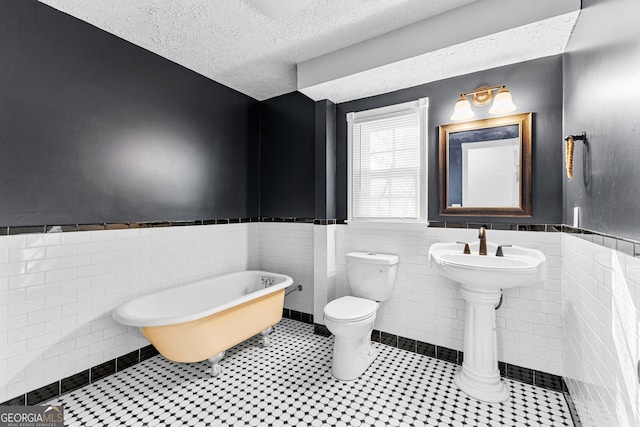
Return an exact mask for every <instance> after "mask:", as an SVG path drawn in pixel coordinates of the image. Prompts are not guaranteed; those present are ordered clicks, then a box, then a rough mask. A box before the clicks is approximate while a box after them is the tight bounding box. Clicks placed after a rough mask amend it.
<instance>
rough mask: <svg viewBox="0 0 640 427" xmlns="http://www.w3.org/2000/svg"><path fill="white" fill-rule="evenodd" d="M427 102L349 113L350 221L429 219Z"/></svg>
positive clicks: (426, 100) (420, 220)
mask: <svg viewBox="0 0 640 427" xmlns="http://www.w3.org/2000/svg"><path fill="white" fill-rule="evenodd" d="M428 105H429V99H428V98H422V99H419V100H417V101H414V102H407V103H403V104H398V105H392V106H389V107H383V108H377V109H374V110H366V111H359V112H356V113H348V114H347V125H348V150H349V153H348V154H349V160H348V161H349V166H348V167H349V173H348V186H349V188H348V198H349V206H348V209H349V220H351V221H402V222H426V220H427V214H426V212H427V161H426V160H427V108H428Z"/></svg>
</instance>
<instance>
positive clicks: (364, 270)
mask: <svg viewBox="0 0 640 427" xmlns="http://www.w3.org/2000/svg"><path fill="white" fill-rule="evenodd" d="M346 258H347V274H348V276H349V286H350V287H351V291H352V293H353V295H354V296H356V297H360V298H367V299H370V300H374V301H386V300H388V299H389V298H391V293H392V292H393V286H394V285H395V282H396V273H397V271H398V261H399V259H398V256H397V255H386V254H374V253H367V252H349V253H348V254H347V257H346Z"/></svg>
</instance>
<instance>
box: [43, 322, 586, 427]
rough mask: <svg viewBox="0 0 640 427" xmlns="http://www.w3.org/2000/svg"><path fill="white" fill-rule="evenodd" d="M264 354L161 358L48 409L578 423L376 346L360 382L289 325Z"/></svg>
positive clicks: (546, 396)
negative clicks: (477, 394)
mask: <svg viewBox="0 0 640 427" xmlns="http://www.w3.org/2000/svg"><path fill="white" fill-rule="evenodd" d="M272 338H273V339H272V344H271V346H270V347H268V348H262V346H261V345H260V343H259V340H258V338H252V339H250V340H248V341H246V342H244V343H243V344H240V345H238V346H236V347H234V348H233V349H231V350H229V351H227V355H226V357H225V358H224V359H223V361H222V362H221V365H222V367H223V372H222V374H221V375H220V376H219V377H217V378H211V377H210V376H209V375H207V373H206V370H207V368H208V364H207V363H206V362H201V363H194V364H179V363H173V362H169V361H167V360H166V359H164V358H162V356H155V357H153V358H152V359H149V360H146V361H144V362H142V363H140V364H138V365H135V366H132V367H130V368H127V369H125V370H124V371H121V372H119V373H117V374H115V375H112V376H110V377H107V378H105V379H103V380H101V381H98V382H96V383H93V384H90V385H88V386H86V387H83V388H81V389H78V390H76V391H73V392H71V393H69V394H66V395H63V396H60V397H59V398H57V399H56V400H55V401H52V402H50V403H60V404H63V405H64V407H65V421H66V423H65V424H66V425H67V426H71V427H79V426H83V427H84V426H87V427H89V426H424V425H426V426H443V427H444V426H448V427H452V426H456V427H457V426H522V427H525V426H554V427H556V426H573V423H572V421H571V417H570V415H569V410H568V408H567V405H566V402H565V401H564V397H563V395H562V394H561V393H557V392H554V391H550V390H545V389H541V388H537V387H534V386H531V385H528V384H523V383H519V382H515V381H510V380H506V381H507V384H508V386H509V387H510V389H511V399H510V400H509V401H508V402H506V403H502V404H488V403H482V402H478V401H476V400H474V399H471V398H469V397H467V396H466V395H464V394H463V393H462V392H460V391H458V389H457V388H456V386H455V385H454V384H453V376H454V374H455V372H456V371H457V369H458V368H459V367H458V366H457V365H454V364H452V363H449V362H445V361H442V360H438V359H433V358H430V357H426V356H422V355H420V354H416V353H410V352H407V351H404V350H400V349H398V348H393V347H389V346H386V345H383V344H378V343H374V345H375V346H377V347H378V348H379V349H380V354H379V356H378V358H377V359H376V361H375V362H374V363H373V365H372V366H371V367H370V368H369V370H368V371H367V372H366V373H365V374H364V375H363V376H362V377H360V378H359V379H358V380H356V381H352V382H348V383H347V382H340V381H337V380H335V379H334V378H333V377H332V376H331V374H330V373H329V366H330V363H331V347H332V344H333V338H325V337H321V336H318V335H313V326H312V325H308V324H305V323H301V322H296V321H293V320H288V319H283V320H282V322H281V323H280V324H279V325H278V326H276V328H275V331H274V333H273V334H272Z"/></svg>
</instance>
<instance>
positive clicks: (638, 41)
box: [563, 0, 640, 240]
mask: <svg viewBox="0 0 640 427" xmlns="http://www.w3.org/2000/svg"><path fill="white" fill-rule="evenodd" d="M582 7H583V10H582V12H581V14H580V18H579V20H578V24H577V25H576V27H575V29H574V32H573V34H572V36H571V39H570V40H569V44H568V46H567V53H565V55H564V134H565V135H568V134H577V133H581V132H583V131H586V133H587V139H588V145H587V146H585V145H584V144H582V143H580V142H578V143H576V147H575V154H574V179H573V180H571V181H570V182H569V181H568V179H567V178H566V177H564V176H563V186H564V222H565V223H567V224H573V208H574V207H576V206H577V207H579V208H580V215H579V216H580V218H579V226H580V228H585V229H588V230H594V231H598V232H602V233H606V234H612V235H615V236H619V237H626V238H631V239H635V240H640V214H639V211H640V129H639V127H640V98H639V95H640V31H639V30H638V17H640V3H639V2H638V1H637V0H614V1H611V0H583V2H582Z"/></svg>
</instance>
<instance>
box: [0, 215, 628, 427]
mask: <svg viewBox="0 0 640 427" xmlns="http://www.w3.org/2000/svg"><path fill="white" fill-rule="evenodd" d="M229 222H230V221H225V222H223V223H221V224H215V223H213V224H212V225H202V222H201V223H200V224H201V225H195V224H181V225H183V226H180V227H178V226H163V227H157V228H156V227H151V228H129V229H118V228H113V229H105V228H106V227H103V228H102V229H97V230H94V229H92V228H91V227H88V226H87V227H85V228H83V229H85V230H89V231H75V232H73V231H74V230H78V229H79V228H78V227H76V228H75V229H73V228H72V229H70V230H69V231H70V232H67V230H66V229H65V228H63V229H62V231H65V232H58V233H44V232H42V231H44V230H45V228H44V227H38V228H29V229H22V230H20V232H21V233H25V234H17V235H0V295H1V299H0V343H1V344H2V345H1V349H0V373H1V375H0V401H9V400H11V402H10V403H13V404H18V403H22V404H24V403H28V404H35V403H39V402H42V401H43V400H44V398H45V397H46V396H56V395H58V394H60V393H62V397H61V399H63V400H64V399H65V397H64V396H65V394H64V393H66V392H69V391H71V390H73V389H74V388H76V387H74V384H77V385H78V386H83V385H86V384H88V383H89V382H91V385H90V386H89V387H92V386H93V384H94V383H96V384H98V383H99V381H102V380H103V378H105V377H109V381H110V383H109V384H111V383H112V382H113V381H118V380H117V378H125V377H126V375H127V374H125V371H127V369H129V370H130V369H146V368H145V366H147V365H149V363H151V365H149V366H152V365H154V364H157V363H167V362H164V361H162V358H161V357H160V356H158V357H155V355H156V352H155V351H154V349H153V348H152V347H150V346H149V343H148V341H147V340H146V339H145V338H144V337H143V336H142V334H141V333H140V332H139V330H138V329H137V328H128V327H126V326H123V325H119V324H117V323H116V322H115V321H113V320H112V318H111V311H112V309H113V308H114V307H115V306H117V305H118V304H119V303H121V302H123V301H125V300H128V299H130V298H132V297H134V296H137V295H140V294H142V293H147V292H151V291H153V290H156V289H160V288H164V287H169V286H176V285H180V284H184V283H187V282H189V281H192V280H196V279H198V278H202V277H204V276H210V275H217V274H223V273H227V272H231V271H238V270H247V269H265V270H270V271H277V272H281V273H285V274H288V275H290V276H292V277H293V279H294V283H296V284H301V285H303V290H302V292H292V293H291V294H290V295H288V296H287V297H286V299H285V310H284V314H285V317H289V318H291V319H295V320H301V321H302V322H305V323H315V326H311V325H306V326H299V327H298V326H296V325H297V324H298V323H300V322H294V323H293V324H292V323H291V322H293V320H292V321H287V322H285V323H286V324H287V325H294V326H295V327H294V329H295V330H296V331H298V332H297V333H302V332H300V331H304V333H302V335H305V334H309V335H311V336H310V337H308V339H310V340H315V339H321V340H326V339H330V338H327V337H323V336H321V335H323V334H322V332H323V308H324V305H326V304H327V303H328V302H329V301H332V300H333V299H335V298H338V297H341V296H344V295H348V294H349V293H350V289H349V285H348V280H347V274H346V262H345V255H346V253H348V252H350V251H368V252H378V253H390V254H396V255H398V256H399V258H400V264H399V267H398V276H397V281H396V286H395V289H394V292H393V295H392V298H391V299H390V300H389V301H387V302H386V303H384V304H383V305H382V306H381V307H380V309H379V310H378V317H377V319H376V323H375V331H374V337H373V338H374V341H376V342H377V343H379V344H376V345H382V347H381V348H382V349H384V353H385V354H387V353H388V352H393V351H402V352H407V351H408V353H411V354H414V356H411V357H427V358H428V356H433V357H434V358H437V359H440V361H450V362H453V364H452V365H451V366H452V368H451V369H457V368H455V366H457V365H459V364H460V362H461V360H462V358H463V357H464V354H463V352H462V351H463V347H462V342H463V332H464V310H465V306H464V302H463V300H462V298H461V297H460V295H459V291H458V285H457V284H456V283H454V282H452V281H450V280H448V279H446V278H444V277H442V276H440V275H438V274H436V273H435V272H434V271H433V270H431V268H430V265H429V260H428V258H427V254H428V249H429V246H430V245H431V244H433V243H436V242H443V241H474V240H475V239H477V233H478V231H477V229H474V228H444V227H429V228H427V227H426V226H425V227H424V228H423V229H420V230H416V229H413V230H406V229H405V230H401V229H385V228H380V227H370V228H366V227H352V226H349V225H346V224H336V223H335V221H324V222H320V221H316V222H315V224H314V223H313V222H312V221H263V222H261V221H257V222H241V221H234V222H233V223H229ZM168 225H176V224H168ZM471 227H474V226H471ZM495 228H498V229H489V230H487V238H488V240H489V241H491V242H495V243H501V244H515V245H521V246H525V247H530V248H534V249H539V250H541V251H542V252H543V253H544V254H545V256H546V258H547V263H548V276H547V279H546V280H544V281H541V282H539V283H536V284H534V285H532V286H528V287H523V288H515V289H508V290H506V291H505V292H504V300H503V303H502V306H501V307H500V308H499V309H498V311H497V326H498V358H499V360H500V361H501V364H500V367H501V370H502V371H503V372H502V373H503V376H504V377H505V378H507V381H510V382H509V384H512V387H516V388H517V387H522V386H524V384H522V385H521V382H523V383H529V384H526V386H529V385H540V386H542V387H544V388H551V389H555V390H560V391H566V390H567V389H568V391H569V392H570V393H571V395H572V396H573V399H574V400H575V403H576V408H577V412H578V415H579V416H580V419H581V421H582V425H584V426H601V425H623V426H624V425H628V426H633V425H636V424H638V423H639V418H638V413H639V412H640V411H639V410H638V407H639V406H638V405H639V403H638V396H639V395H640V393H639V390H638V385H637V384H638V382H637V377H636V364H637V362H638V358H639V355H640V350H638V344H637V343H638V342H639V341H638V334H639V332H638V330H639V323H638V307H639V303H638V298H640V289H639V288H638V286H640V273H638V272H640V258H638V257H636V256H634V255H635V254H636V251H635V246H634V242H627V241H624V240H621V239H615V238H611V237H607V236H602V235H598V234H597V233H591V232H586V231H585V232H584V234H582V231H581V230H576V229H569V228H568V227H556V226H553V227H549V226H547V227H545V226H531V227H527V229H528V230H535V231H522V230H521V231H518V230H517V226H516V227H515V228H516V229H515V230H503V229H499V228H501V227H499V226H496V227H495ZM504 228H509V227H504ZM545 230H546V231H547V232H545ZM561 231H567V232H561ZM626 243H629V244H626ZM607 246H609V247H607ZM629 248H630V249H629ZM300 325H303V323H300ZM300 328H302V329H300ZM314 329H315V330H316V332H319V333H320V336H318V335H315V337H314V334H313V330H314ZM324 332H326V331H324ZM324 335H326V333H325V334H324ZM297 339H298V338H295V339H294V341H295V340H297ZM299 339H303V340H307V337H302V336H300V337H299ZM305 342H307V341H305ZM309 342H311V341H309ZM322 342H324V341H322ZM383 344H388V345H383ZM247 345H249V344H242V345H240V346H238V348H237V349H234V350H232V352H233V351H238V352H242V351H244V350H243V349H245V348H246V347H247ZM387 347H388V348H387ZM329 348H330V346H329ZM390 349H393V350H390ZM279 351H284V350H279ZM291 351H294V352H295V351H299V350H295V349H293V347H292V350H291ZM327 351H328V350H327ZM394 354H395V353H394ZM400 354H404V353H400ZM318 357H319V356H318ZM403 357H405V356H403ZM149 358H154V360H155V362H149V363H147V362H145V361H146V360H147V359H149ZM403 360H404V359H403ZM416 360H417V359H416ZM420 360H422V359H420ZM305 363H307V362H305ZM376 363H379V362H376ZM443 363H444V362H443ZM133 365H135V367H134V366H133ZM143 365H144V366H143ZM168 366H172V367H171V369H174V368H175V369H178V370H183V369H191V368H188V367H187V366H182V365H172V364H169V365H168ZM327 369H328V367H327ZM394 369H395V368H394ZM123 370H124V371H123ZM368 372H369V371H368ZM114 373H115V375H114ZM119 375H124V376H122V377H120V376H119ZM415 375H417V374H415ZM85 377H88V378H85ZM561 377H562V378H564V380H565V382H566V385H565V383H564V382H562V380H561V379H560V378H561ZM403 378H404V377H403ZM511 379H517V380H518V382H515V383H514V382H513V381H511ZM558 379H560V380H559V382H558ZM60 380H63V381H60ZM159 380H161V379H159ZM194 381H199V380H196V379H194ZM234 381H235V379H234ZM385 381H386V380H385ZM394 381H397V380H394ZM411 383H412V382H411V381H409V380H408V379H406V378H405V379H404V380H402V381H400V382H399V383H398V384H397V385H396V386H397V387H400V388H402V387H410V384H411ZM102 384H104V383H102ZM532 387H533V386H532ZM565 387H566V388H565ZM50 389H51V390H50ZM534 389H535V387H534ZM536 390H537V389H536ZM36 391H37V392H36ZM450 392H451V393H455V391H450ZM549 392H551V391H549ZM25 393H26V396H25ZM545 393H546V391H545ZM70 396H71V395H70ZM74 396H78V394H77V393H76V394H74ZM14 398H17V399H16V400H15V401H14V400H13V399H14ZM69 399H72V400H73V399H76V398H75V397H69ZM185 399H188V396H187V397H185ZM285 409H286V408H285ZM345 410H347V409H345ZM223 412H224V411H223ZM223 412H221V413H220V414H222V413H223ZM417 413H418V412H417ZM218 415H219V414H218ZM194 417H195V418H197V416H195V415H194ZM360 421H362V420H360ZM480 425H481V423H480ZM489 425H490V424H489ZM524 425H526V424H524ZM543 425H544V424H543ZM568 425H571V424H568Z"/></svg>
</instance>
